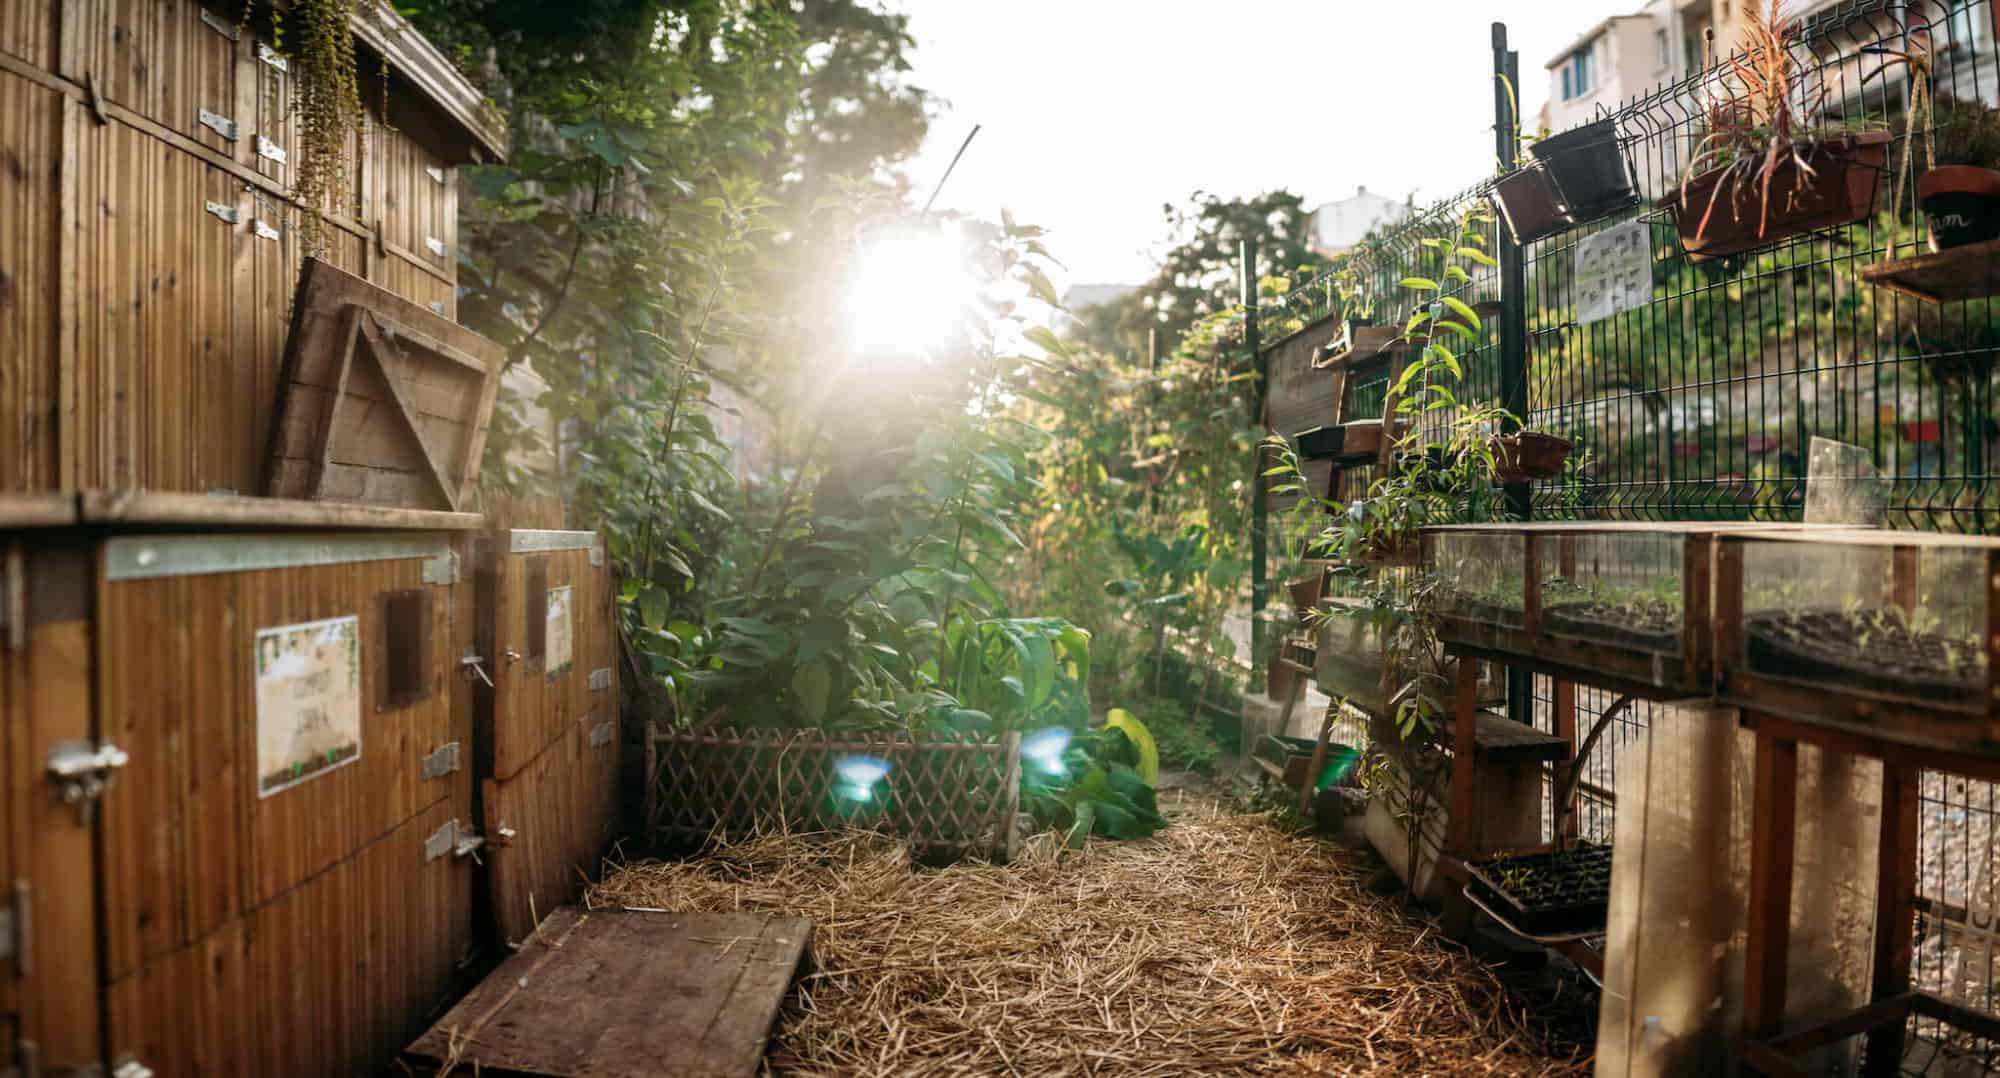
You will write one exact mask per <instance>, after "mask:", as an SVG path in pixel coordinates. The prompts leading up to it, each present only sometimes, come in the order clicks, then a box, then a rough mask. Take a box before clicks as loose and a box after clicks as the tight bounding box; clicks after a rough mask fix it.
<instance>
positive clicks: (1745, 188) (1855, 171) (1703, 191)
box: [1659, 131, 1889, 262]
mask: <svg viewBox="0 0 2000 1078" xmlns="http://www.w3.org/2000/svg"><path fill="white" fill-rule="evenodd" d="M1888 152H1889V133H1888V132H1887V131H1864V132H1862V133H1861V134H1858V135H1846V136H1843V137H1841V138H1837V139H1829V140H1827V141H1824V142H1813V143H1806V144H1804V145H1802V146H1801V147H1800V153H1801V154H1802V155H1803V156H1804V157H1805V159H1806V161H1807V163H1808V164H1809V165H1811V167H1812V172H1811V173H1810V174H1808V173H1806V172H1804V171H1802V170H1801V169H1800V168H1799V167H1798V163H1797V162H1796V161H1795V160H1793V159H1792V158H1790V157H1787V158H1786V159H1785V160H1784V161H1782V162H1780V163H1779V164H1778V166H1777V167H1776V168H1775V169H1773V170H1772V172H1771V184H1770V191H1769V199H1768V201H1767V200H1766V198H1765V196H1764V194H1763V181H1762V179H1761V178H1759V176H1758V174H1757V173H1756V172H1755V171H1753V170H1752V169H1751V168H1748V167H1745V168H1738V169H1736V170H1735V171H1734V172H1731V171H1730V170H1729V169H1726V168H1717V169H1710V170H1709V171H1707V172H1704V173H1702V174H1701V175H1699V176H1696V177H1694V178H1693V179H1691V180H1689V181H1687V183H1685V184H1683V185H1682V186H1680V187H1677V188H1675V189H1674V190H1673V191H1672V193H1670V194H1668V195H1667V197H1665V198H1663V199H1661V200H1660V202H1659V205H1660V207H1661V208H1662V209H1666V210H1669V211H1671V212H1672V213H1673V215H1674V227H1675V228H1676V229H1678V230H1679V231H1680V234H1681V247H1682V248H1683V249H1684V250H1686V251H1687V254H1688V260H1689V261H1690V262H1704V261H1707V260H1708V259H1711V258H1721V257H1723V256H1724V255H1733V254H1741V253H1743V252H1744V251H1752V250H1755V249H1757V248H1759V247H1766V246H1769V245H1771V244H1773V243H1776V242H1778V241H1779V240H1782V239H1786V238H1787V237H1790V236H1797V235H1802V234H1804V233H1807V232H1811V231H1813V230H1814V229H1820V228H1835V227H1838V226H1840V225H1847V224H1853V223H1854V222H1856V221H1859V220H1862V219H1863V218H1866V217H1867V216H1868V215H1869V214H1871V213H1874V212H1875V189H1876V187H1877V186H1879V184H1880V181H1881V179H1882V166H1883V162H1884V161H1885V160H1886V159H1887V157H1888ZM1711 205H1712V206H1713V211H1714V212H1712V213H1711V212H1710V208H1711ZM1704 216H1706V217H1707V218H1708V223H1707V225H1706V227H1704V226H1703V224H1702V218H1703V217H1704ZM1760 217H1761V218H1762V219H1763V227H1762V229H1761V230H1760V229H1759V227H1758V223H1759V218H1760Z"/></svg>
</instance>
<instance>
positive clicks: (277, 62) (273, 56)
mask: <svg viewBox="0 0 2000 1078" xmlns="http://www.w3.org/2000/svg"><path fill="white" fill-rule="evenodd" d="M257 59H259V60H262V61H264V62H265V63H267V64H269V65H271V66H272V67H275V68H277V69H278V70H279V71H288V70H290V68H291V65H289V64H287V63H285V56H284V54H283V53H281V52H279V51H278V50H276V49H274V48H272V47H271V46H269V45H266V44H264V43H263V42H261V41H259V42H258V43H257Z"/></svg>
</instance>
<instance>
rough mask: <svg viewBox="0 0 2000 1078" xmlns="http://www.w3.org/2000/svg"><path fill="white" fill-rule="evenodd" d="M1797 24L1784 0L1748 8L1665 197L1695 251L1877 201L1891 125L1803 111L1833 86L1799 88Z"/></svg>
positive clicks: (1761, 239) (1726, 246) (1740, 246)
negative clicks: (1852, 126) (1839, 124)
mask: <svg viewBox="0 0 2000 1078" xmlns="http://www.w3.org/2000/svg"><path fill="white" fill-rule="evenodd" d="M1797 33H1798V26H1797V23H1796V22H1795V21H1794V20H1790V19H1787V18H1785V17H1784V16H1783V15H1782V14H1781V13H1780V11H1779V0H1769V2H1768V6H1767V7H1763V8H1757V7H1752V8H1749V9H1747V10H1746V11H1745V13H1744V36H1743V39H1742V40H1741V41H1740V42H1739V43H1738V51H1737V52H1736V53H1735V54H1733V55H1732V56H1730V57H1729V58H1728V59H1727V60H1724V61H1723V64H1722V74H1721V76H1720V77H1719V80H1718V83H1717V91H1718V94H1719V96H1718V98H1717V99H1716V100H1715V101H1714V102H1713V103H1712V104H1710V105H1709V107H1708V113H1707V121H1708V123H1707V126H1708V133H1707V134H1706V135H1705V136H1704V137H1703V138H1702V140H1701V142H1700V143H1699V144H1698V145H1697V147H1696V150H1695V153H1694V156H1693V157H1692V159H1691V160H1690V161H1689V163H1688V169H1687V174H1686V177H1685V178H1684V179H1683V180H1682V181H1681V184H1680V186H1679V187H1678V188H1676V189H1675V190H1674V191H1673V192H1672V193H1671V194H1669V195H1668V196H1667V197H1666V198H1664V199H1661V200H1660V206H1661V207H1662V208H1664V209H1667V210H1669V211H1670V212H1671V213H1672V214H1673V218H1674V226H1675V228H1676V229H1677V230H1678V231H1679V232H1680V237H1681V246H1682V248H1684V249H1685V250H1686V251H1687V253H1688V256H1689V258H1690V260H1692V261H1696V262H1699V261H1703V260H1706V259H1710V258H1720V257H1722V256H1725V255H1732V254H1741V253H1742V252H1744V251H1750V250H1755V249H1756V248H1759V247H1765V246H1768V245H1770V244H1773V243H1776V242H1778V241H1779V240H1782V239H1786V238H1788V237H1791V236H1796V235H1802V234H1804V233H1807V232H1811V231H1814V230H1816V229H1822V228H1834V227H1838V226H1840V225H1846V224H1852V223H1854V222H1855V221H1859V220H1862V219H1864V218H1866V217H1868V216H1869V215H1870V214H1872V213H1874V211H1875V194H1876V189H1877V188H1878V187H1879V186H1880V183H1881V178H1882V174H1883V172H1884V171H1885V165H1886V163H1887V160H1888V151H1889V141H1890V135H1889V132H1887V131H1843V130H1838V129H1829V128H1823V127H1818V126H1815V125H1813V124H1810V123H1808V122H1807V121H1806V120H1805V119H1804V117H1808V116H1812V115H1815V114H1817V113H1818V112H1819V110H1820V108H1821V107H1822V106H1823V105H1824V104H1825V103H1826V98H1827V96H1828V88H1827V87H1826V86H1825V85H1821V86H1819V87H1818V88H1817V89H1816V90H1811V91H1809V92H1802V91H1801V79H1802V76H1801V75H1800V73H1799V72H1798V71H1797V70H1796V65H1795V63H1794V60H1793V57H1792V46H1793V43H1794V39H1795V38H1796V36H1797Z"/></svg>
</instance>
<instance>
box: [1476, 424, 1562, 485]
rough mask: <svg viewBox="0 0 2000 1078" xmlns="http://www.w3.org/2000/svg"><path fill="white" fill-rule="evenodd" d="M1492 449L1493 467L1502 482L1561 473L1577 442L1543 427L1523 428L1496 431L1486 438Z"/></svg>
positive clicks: (1553, 476)
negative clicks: (1551, 432) (1515, 430)
mask: <svg viewBox="0 0 2000 1078" xmlns="http://www.w3.org/2000/svg"><path fill="white" fill-rule="evenodd" d="M1487 446H1488V448H1490V449H1492V450H1493V462H1494V465H1495V471H1496V472H1497V473H1498V475H1499V479H1500V481H1501V482H1502V483H1523V482H1526V481H1528V480H1530V479H1554V478H1555V477H1556V476H1559V475H1561V474H1562V468H1563V461H1565V460H1568V459H1569V451H1570V450H1571V449H1574V448H1576V443H1574V442H1572V441H1570V440H1569V439H1568V438H1563V437H1560V436H1558V435H1554V434H1549V433H1548V432H1546V431H1539V430H1524V431H1521V432H1520V433H1519V434H1496V435H1494V436H1493V437H1492V438H1491V439H1489V440H1488V441H1487Z"/></svg>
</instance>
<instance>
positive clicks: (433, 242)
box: [424, 236, 450, 258]
mask: <svg viewBox="0 0 2000 1078" xmlns="http://www.w3.org/2000/svg"><path fill="white" fill-rule="evenodd" d="M424 249H425V250H427V251H429V252H430V253H432V254H434V255H436V256H438V257H439V258H443V257H444V256H445V255H447V254H449V253H450V251H449V250H448V249H447V248H446V247H445V245H444V241H443V240H441V239H438V238H437V237H436V236H425V237H424Z"/></svg>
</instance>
